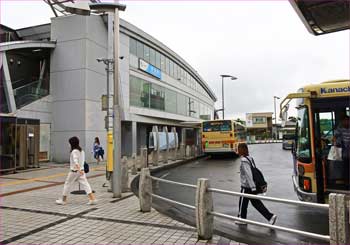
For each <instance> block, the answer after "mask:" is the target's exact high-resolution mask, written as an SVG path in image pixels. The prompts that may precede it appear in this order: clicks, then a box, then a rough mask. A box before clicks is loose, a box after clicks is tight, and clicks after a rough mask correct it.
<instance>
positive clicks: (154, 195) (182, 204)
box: [152, 194, 196, 210]
mask: <svg viewBox="0 0 350 245" xmlns="http://www.w3.org/2000/svg"><path fill="white" fill-rule="evenodd" d="M152 197H155V198H158V199H160V200H163V201H166V202H170V203H173V204H177V205H180V206H183V207H186V208H189V209H192V210H195V209H196V207H195V206H191V205H188V204H185V203H182V202H177V201H175V200H172V199H168V198H165V197H162V196H158V195H156V194H152Z"/></svg>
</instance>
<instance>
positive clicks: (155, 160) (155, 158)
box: [152, 126, 159, 166]
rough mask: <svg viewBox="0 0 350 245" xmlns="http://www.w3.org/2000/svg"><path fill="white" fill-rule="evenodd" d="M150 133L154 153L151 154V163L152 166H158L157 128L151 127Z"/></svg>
mask: <svg viewBox="0 0 350 245" xmlns="http://www.w3.org/2000/svg"><path fill="white" fill-rule="evenodd" d="M152 132H153V133H154V143H155V146H154V151H153V152H152V162H153V165H154V166H158V161H159V133H158V126H153V128H152Z"/></svg>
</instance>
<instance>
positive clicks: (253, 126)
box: [246, 112, 273, 142]
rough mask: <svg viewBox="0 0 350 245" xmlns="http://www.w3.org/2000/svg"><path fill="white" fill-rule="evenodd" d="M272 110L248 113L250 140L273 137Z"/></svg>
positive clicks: (247, 124)
mask: <svg viewBox="0 0 350 245" xmlns="http://www.w3.org/2000/svg"><path fill="white" fill-rule="evenodd" d="M272 114H273V113H272V112H256V113H247V114H246V127H247V136H248V141H253V142H254V141H255V140H265V139H271V138H272Z"/></svg>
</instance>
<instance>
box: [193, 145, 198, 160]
mask: <svg viewBox="0 0 350 245" xmlns="http://www.w3.org/2000/svg"><path fill="white" fill-rule="evenodd" d="M193 156H194V157H198V146H196V145H195V146H194V155H193Z"/></svg>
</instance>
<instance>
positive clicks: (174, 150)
mask: <svg viewBox="0 0 350 245" xmlns="http://www.w3.org/2000/svg"><path fill="white" fill-rule="evenodd" d="M176 159H177V147H175V148H174V149H173V154H172V158H171V160H173V161H176Z"/></svg>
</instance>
